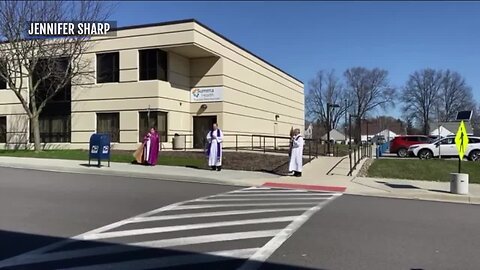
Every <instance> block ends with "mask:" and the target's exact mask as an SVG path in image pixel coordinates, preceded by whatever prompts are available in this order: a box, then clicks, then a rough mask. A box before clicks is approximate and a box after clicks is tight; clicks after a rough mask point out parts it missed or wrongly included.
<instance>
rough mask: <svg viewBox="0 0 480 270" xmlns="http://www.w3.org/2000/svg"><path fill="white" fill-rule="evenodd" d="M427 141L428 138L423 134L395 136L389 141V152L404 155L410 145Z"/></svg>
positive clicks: (406, 153)
mask: <svg viewBox="0 0 480 270" xmlns="http://www.w3.org/2000/svg"><path fill="white" fill-rule="evenodd" d="M429 142H430V138H429V137H428V136H423V135H405V136H397V137H395V138H393V140H392V141H391V142H390V153H395V154H397V156H399V157H406V156H407V155H408V148H409V147H410V146H412V145H414V144H421V143H429Z"/></svg>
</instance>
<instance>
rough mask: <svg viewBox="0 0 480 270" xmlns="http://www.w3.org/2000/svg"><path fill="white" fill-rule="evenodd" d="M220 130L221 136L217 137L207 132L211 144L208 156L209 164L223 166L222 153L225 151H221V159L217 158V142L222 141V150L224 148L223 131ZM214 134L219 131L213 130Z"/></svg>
mask: <svg viewBox="0 0 480 270" xmlns="http://www.w3.org/2000/svg"><path fill="white" fill-rule="evenodd" d="M219 131H220V136H219V137H217V138H216V139H213V138H212V136H211V135H210V133H212V132H210V131H209V132H208V133H207V140H208V143H209V144H210V155H209V156H208V166H222V154H223V151H220V159H217V144H219V143H220V150H221V149H222V145H221V143H222V141H223V132H222V131H221V130H219ZM213 133H214V135H217V131H213Z"/></svg>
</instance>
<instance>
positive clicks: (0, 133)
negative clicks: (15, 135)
mask: <svg viewBox="0 0 480 270" xmlns="http://www.w3.org/2000/svg"><path fill="white" fill-rule="evenodd" d="M0 143H7V117H5V116H0Z"/></svg>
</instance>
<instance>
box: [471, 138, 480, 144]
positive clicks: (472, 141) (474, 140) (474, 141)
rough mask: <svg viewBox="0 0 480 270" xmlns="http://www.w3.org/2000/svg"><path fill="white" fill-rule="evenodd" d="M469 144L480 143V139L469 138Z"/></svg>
mask: <svg viewBox="0 0 480 270" xmlns="http://www.w3.org/2000/svg"><path fill="white" fill-rule="evenodd" d="M468 140H469V142H468V143H480V139H477V138H468Z"/></svg>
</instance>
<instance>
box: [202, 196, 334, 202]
mask: <svg viewBox="0 0 480 270" xmlns="http://www.w3.org/2000/svg"><path fill="white" fill-rule="evenodd" d="M328 199H329V198H324V197H323V198H321V197H320V198H289V197H287V198H258V199H257V198H241V199H215V198H214V199H203V200H197V202H250V201H278V200H281V201H304V200H311V201H322V200H328Z"/></svg>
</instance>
